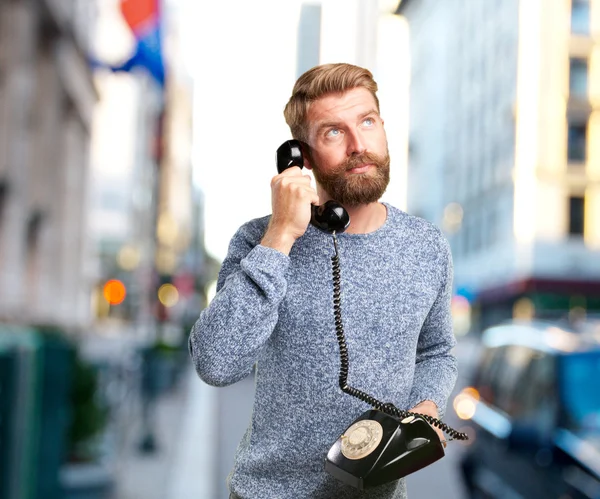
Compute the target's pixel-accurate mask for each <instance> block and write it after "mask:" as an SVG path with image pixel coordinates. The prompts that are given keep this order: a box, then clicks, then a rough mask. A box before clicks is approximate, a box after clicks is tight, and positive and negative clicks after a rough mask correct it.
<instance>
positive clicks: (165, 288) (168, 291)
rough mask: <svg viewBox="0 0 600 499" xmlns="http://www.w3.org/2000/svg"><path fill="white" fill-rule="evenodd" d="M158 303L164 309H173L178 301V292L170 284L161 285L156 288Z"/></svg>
mask: <svg viewBox="0 0 600 499" xmlns="http://www.w3.org/2000/svg"><path fill="white" fill-rule="evenodd" d="M158 301H160V302H161V303H162V304H163V305H164V306H165V307H167V308H169V307H173V306H175V305H176V304H177V302H178V301H179V291H177V288H176V287H175V286H173V285H172V284H163V285H162V286H161V287H160V288H158Z"/></svg>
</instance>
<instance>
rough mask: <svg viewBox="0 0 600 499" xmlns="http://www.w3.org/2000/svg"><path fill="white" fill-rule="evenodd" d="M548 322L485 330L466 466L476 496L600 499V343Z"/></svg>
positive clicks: (459, 400)
mask: <svg viewBox="0 0 600 499" xmlns="http://www.w3.org/2000/svg"><path fill="white" fill-rule="evenodd" d="M594 336H595V335H586V334H582V333H574V332H572V331H567V330H565V329H562V328H560V327H557V326H556V325H553V324H550V323H541V322H528V323H518V322H509V323H503V324H500V325H498V326H494V327H492V328H489V329H488V330H486V331H484V333H483V335H482V348H481V353H480V358H479V363H478V365H477V367H476V368H475V369H474V372H473V377H472V380H471V382H472V386H469V387H467V388H465V389H464V390H462V392H461V393H459V395H458V396H457V397H456V398H455V399H454V404H453V405H454V409H455V411H456V413H457V415H458V416H459V417H460V418H462V419H464V420H468V421H469V423H468V424H469V425H470V428H471V430H472V432H471V433H472V438H471V442H470V445H468V446H466V447H465V452H464V453H463V454H462V458H461V470H462V473H463V477H464V480H465V485H466V486H467V488H468V490H469V492H470V496H471V497H472V498H501V499H518V498H523V499H538V498H539V499H554V498H556V499H580V498H581V499H583V498H586V499H590V498H592V499H600V343H599V342H598V340H597V338H595V337H594Z"/></svg>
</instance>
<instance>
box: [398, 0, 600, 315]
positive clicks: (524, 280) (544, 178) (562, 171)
mask: <svg viewBox="0 0 600 499" xmlns="http://www.w3.org/2000/svg"><path fill="white" fill-rule="evenodd" d="M397 12H398V13H399V14H401V15H403V16H405V17H406V18H407V19H408V22H409V25H410V53H411V91H410V132H409V144H410V145H409V170H410V174H409V179H410V183H409V193H410V195H409V198H408V209H409V211H410V212H412V213H414V214H416V215H419V216H422V217H424V218H427V219H429V220H431V221H432V222H434V223H436V224H438V225H439V226H440V227H442V228H443V229H444V230H445V231H446V233H447V235H448V238H449V239H450V242H451V244H452V250H453V255H454V262H455V287H456V289H457V292H458V293H459V294H462V295H463V296H464V297H465V298H467V299H468V300H470V302H471V304H472V305H474V307H475V312H476V313H475V319H477V317H479V319H480V320H479V325H480V326H485V325H487V324H489V323H492V322H495V321H497V320H499V319H503V318H507V317H512V316H513V315H514V316H517V317H530V316H532V315H535V316H541V317H558V316H566V315H567V314H571V318H573V316H574V315H576V316H582V315H583V314H585V312H586V311H587V312H592V311H595V312H598V311H600V185H599V180H600V155H599V149H598V144H600V120H599V117H600V115H599V111H600V109H599V107H598V106H599V104H600V71H599V70H600V42H598V35H599V34H600V1H599V0H589V1H584V0H572V1H569V0H527V1H524V0H522V1H519V0H506V1H503V2H471V1H469V0H449V1H447V2H446V1H445V2H434V1H432V0H402V1H401V2H400V3H399V5H398V9H397Z"/></svg>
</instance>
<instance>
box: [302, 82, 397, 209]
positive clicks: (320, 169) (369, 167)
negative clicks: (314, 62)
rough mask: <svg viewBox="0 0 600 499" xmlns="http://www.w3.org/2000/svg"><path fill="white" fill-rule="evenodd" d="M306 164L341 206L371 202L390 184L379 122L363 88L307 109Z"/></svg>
mask: <svg viewBox="0 0 600 499" xmlns="http://www.w3.org/2000/svg"><path fill="white" fill-rule="evenodd" d="M307 120H308V124H309V130H308V133H309V139H308V143H309V146H310V151H309V160H310V167H312V170H313V173H314V176H315V179H316V181H317V182H318V183H319V185H320V186H321V187H322V188H323V190H324V191H325V192H326V193H327V194H328V195H329V196H330V197H331V199H334V200H335V201H338V202H339V203H341V204H342V205H345V206H357V205H360V204H367V203H373V202H375V201H377V200H378V199H379V198H380V197H381V196H382V195H383V193H384V192H385V189H386V188H387V186H388V183H389V180H390V157H389V154H388V147H387V138H386V135H385V130H384V129H383V120H382V119H381V117H380V116H379V113H378V112H377V104H376V102H375V99H374V98H373V95H371V93H370V92H369V91H368V90H366V89H364V88H355V89H352V90H349V91H347V92H345V93H343V94H330V95H326V96H324V97H322V98H320V99H318V100H316V101H315V102H313V103H312V104H311V106H310V108H309V110H308V116H307Z"/></svg>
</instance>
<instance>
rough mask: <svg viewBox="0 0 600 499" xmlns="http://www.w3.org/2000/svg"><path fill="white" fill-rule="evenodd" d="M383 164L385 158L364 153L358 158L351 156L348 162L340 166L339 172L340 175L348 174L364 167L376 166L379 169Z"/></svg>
mask: <svg viewBox="0 0 600 499" xmlns="http://www.w3.org/2000/svg"><path fill="white" fill-rule="evenodd" d="M383 163H384V158H382V157H381V156H378V155H377V154H373V153H370V152H363V153H361V154H357V155H356V156H350V157H349V158H348V159H347V160H346V161H344V162H343V163H341V164H340V165H339V166H338V168H337V171H338V172H340V173H341V172H347V171H348V170H352V169H353V168H357V167H359V166H363V165H375V166H376V167H377V168H379V167H380V166H381V165H382V164H383Z"/></svg>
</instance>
